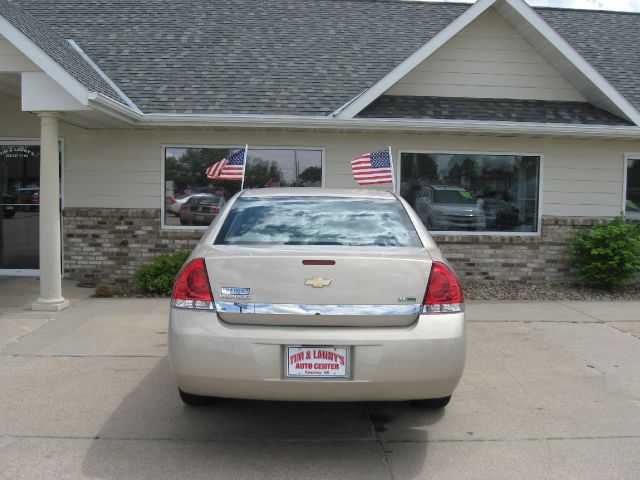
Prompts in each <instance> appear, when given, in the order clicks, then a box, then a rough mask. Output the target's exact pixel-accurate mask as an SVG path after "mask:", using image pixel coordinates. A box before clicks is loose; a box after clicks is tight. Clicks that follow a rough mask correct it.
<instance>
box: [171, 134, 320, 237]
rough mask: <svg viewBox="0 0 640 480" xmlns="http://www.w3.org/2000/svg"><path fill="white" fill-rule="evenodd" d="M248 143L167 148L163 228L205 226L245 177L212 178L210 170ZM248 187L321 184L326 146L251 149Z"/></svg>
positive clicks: (247, 171) (316, 185)
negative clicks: (210, 146) (324, 147)
mask: <svg viewBox="0 0 640 480" xmlns="http://www.w3.org/2000/svg"><path fill="white" fill-rule="evenodd" d="M239 148H242V147H240V146H239V147H235V148H201V147H188V146H184V147H181V146H171V147H164V155H163V156H164V199H165V203H164V209H163V226H181V225H182V226H189V227H191V228H193V227H196V228H205V227H207V226H208V225H209V224H210V223H211V221H212V220H213V219H214V218H215V217H216V215H217V213H218V212H219V211H220V208H222V206H223V205H224V204H225V203H226V201H227V200H228V199H229V198H231V197H232V196H233V195H234V194H236V193H237V192H238V191H240V181H223V180H209V179H207V177H206V174H205V171H206V170H207V168H208V167H210V166H211V165H213V164H214V163H215V162H217V161H219V160H222V159H223V158H225V157H226V156H228V155H229V154H231V153H233V152H234V151H235V150H238V149H239ZM244 186H245V188H263V187H320V186H322V150H320V149H287V148H256V149H252V148H249V151H248V153H247V168H246V171H245V184H244Z"/></svg>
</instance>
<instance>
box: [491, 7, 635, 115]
mask: <svg viewBox="0 0 640 480" xmlns="http://www.w3.org/2000/svg"><path fill="white" fill-rule="evenodd" d="M496 7H498V9H499V10H502V9H503V8H504V7H506V8H509V7H510V9H511V11H512V12H514V13H516V14H518V15H519V16H520V17H522V18H523V19H524V20H525V21H526V22H528V23H529V25H530V26H531V28H533V29H534V30H536V31H537V32H538V33H539V34H540V35H542V36H543V37H544V38H545V39H546V40H547V41H548V42H549V43H550V44H551V45H552V46H553V47H555V48H556V49H558V51H559V52H560V53H561V54H562V55H563V56H564V57H565V58H566V59H567V61H568V62H569V63H570V64H571V65H573V66H574V67H575V68H576V69H577V70H578V71H579V72H580V73H581V74H582V75H584V76H585V77H586V78H587V79H588V80H589V81H590V82H591V83H592V84H593V85H594V86H595V87H596V88H597V89H598V90H599V91H600V93H601V94H602V95H604V97H605V98H607V99H608V100H609V101H610V102H611V103H612V104H613V105H615V107H616V108H617V109H619V111H620V113H621V114H623V115H624V116H625V117H626V119H627V120H629V121H630V122H633V123H634V124H636V125H638V126H640V113H639V112H638V110H637V109H636V108H635V107H634V106H633V105H632V104H631V102H629V101H628V100H627V99H626V98H625V97H624V96H623V95H621V94H620V93H619V92H618V91H617V90H616V89H615V88H614V87H613V86H612V85H611V84H610V83H609V82H608V81H607V80H606V79H605V78H604V77H603V76H602V75H601V74H600V73H599V72H598V71H597V70H596V69H595V68H594V67H593V66H592V65H591V64H590V63H589V62H587V61H586V60H585V59H584V57H582V55H580V54H579V53H578V52H577V51H576V50H575V49H574V48H573V47H572V46H571V45H569V43H568V42H567V41H566V40H565V39H564V38H562V37H561V36H560V34H558V33H557V32H556V31H555V30H554V29H553V28H551V26H550V25H549V24H548V23H547V22H545V21H544V20H543V19H542V18H541V17H540V15H538V14H537V13H536V11H535V10H534V9H533V8H531V7H530V6H529V5H527V4H526V3H525V2H524V1H523V0H500V1H499V2H498V5H496Z"/></svg>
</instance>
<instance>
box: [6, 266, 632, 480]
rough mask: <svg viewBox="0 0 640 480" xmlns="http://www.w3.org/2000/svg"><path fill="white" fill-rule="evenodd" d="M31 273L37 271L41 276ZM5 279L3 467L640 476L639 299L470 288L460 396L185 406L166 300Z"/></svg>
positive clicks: (228, 474) (235, 473) (216, 473)
mask: <svg viewBox="0 0 640 480" xmlns="http://www.w3.org/2000/svg"><path fill="white" fill-rule="evenodd" d="M30 282H31V283H30ZM32 282H35V281H34V280H30V279H28V280H27V279H22V280H15V279H9V280H7V279H5V278H3V279H0V290H1V291H0V478H2V479H5V478H6V479H12V480H13V479H30V480H31V479H56V478H65V479H86V478H91V479H154V480H160V479H192V478H193V479H204V478H207V479H209V478H215V479H227V478H228V479H270V478H274V479H296V480H300V479H316V478H317V479H323V480H325V479H394V480H400V479H467V478H469V479H530V478H531V479H638V478H640V302H565V301H563V302H530V303H529V302H469V303H468V304H467V318H468V320H469V322H468V325H467V328H468V337H469V345H468V357H467V367H466V370H465V374H464V377H463V379H462V381H461V384H460V386H459V388H458V390H457V391H456V393H455V395H454V397H453V399H452V401H451V403H450V405H449V406H448V407H447V408H446V409H444V410H442V411H439V412H433V411H428V410H423V409H420V408H417V407H413V406H411V405H409V404H408V403H406V402H400V403H392V402H354V403H320V402H318V403H303V402H291V403H288V402H257V401H241V400H220V401H218V402H217V403H216V404H214V405H212V406H210V407H204V408H190V407H187V406H185V405H183V404H182V403H181V401H180V399H179V397H178V395H177V390H176V386H175V383H174V380H173V378H172V375H171V372H170V370H169V367H168V364H167V359H166V343H167V316H168V315H167V312H168V301H167V300H165V299H158V300H156V299H95V298H87V297H88V295H89V294H90V293H91V291H90V290H86V289H76V288H74V287H73V286H72V284H70V283H65V286H64V293H65V296H67V297H70V298H71V300H72V307H71V308H70V309H67V310H64V311H62V312H59V313H47V312H31V311H29V310H27V309H26V307H27V306H28V305H29V304H30V302H31V301H32V300H33V298H30V295H31V294H32V293H33V292H34V291H35V292H37V283H32Z"/></svg>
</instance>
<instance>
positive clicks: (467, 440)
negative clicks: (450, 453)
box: [384, 435, 640, 444]
mask: <svg viewBox="0 0 640 480" xmlns="http://www.w3.org/2000/svg"><path fill="white" fill-rule="evenodd" d="M636 439H637V440H640V435H601V436H584V437H581V436H578V437H570V436H569V437H567V436H563V437H523V438H439V439H435V440H386V441H384V443H385V444H392V443H417V444H419V443H482V442H495V443H500V442H557V441H584V440H636Z"/></svg>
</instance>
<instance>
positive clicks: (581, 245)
mask: <svg viewBox="0 0 640 480" xmlns="http://www.w3.org/2000/svg"><path fill="white" fill-rule="evenodd" d="M572 237H573V238H572V241H571V243H570V244H569V246H568V247H567V252H568V253H569V264H570V265H572V266H575V267H577V268H578V272H579V274H580V277H581V278H582V279H584V280H587V281H591V282H595V283H596V285H598V286H600V287H602V288H606V289H610V288H612V287H613V286H614V285H619V284H621V283H623V282H625V281H627V280H629V279H630V278H632V277H633V276H634V275H635V274H636V273H637V272H640V228H639V227H638V226H637V225H625V223H624V217H622V216H618V217H616V218H614V219H613V221H612V222H611V223H609V224H607V225H597V226H595V227H593V228H590V229H584V230H579V231H577V232H574V233H573V234H572Z"/></svg>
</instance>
